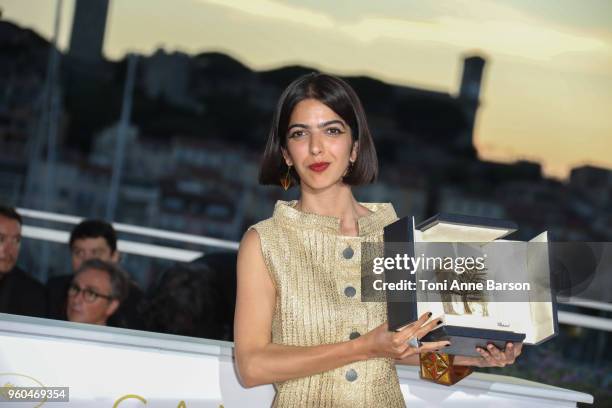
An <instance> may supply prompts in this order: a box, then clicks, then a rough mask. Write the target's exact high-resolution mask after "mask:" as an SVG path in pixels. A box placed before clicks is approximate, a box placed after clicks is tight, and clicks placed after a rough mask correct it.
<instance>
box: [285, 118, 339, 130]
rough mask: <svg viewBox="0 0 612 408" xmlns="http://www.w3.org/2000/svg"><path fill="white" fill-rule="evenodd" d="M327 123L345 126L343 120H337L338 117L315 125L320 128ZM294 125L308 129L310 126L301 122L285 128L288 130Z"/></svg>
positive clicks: (294, 126) (327, 124)
mask: <svg viewBox="0 0 612 408" xmlns="http://www.w3.org/2000/svg"><path fill="white" fill-rule="evenodd" d="M329 125H341V126H342V127H343V128H344V127H346V125H345V124H344V122H343V121H341V120H339V119H333V120H328V121H327V122H323V123H319V124H318V125H317V127H318V128H319V129H322V128H324V127H327V126H329ZM296 127H299V128H304V129H310V126H308V125H304V124H303V123H294V124H293V125H291V126H289V128H287V132H288V131H290V130H291V129H293V128H296Z"/></svg>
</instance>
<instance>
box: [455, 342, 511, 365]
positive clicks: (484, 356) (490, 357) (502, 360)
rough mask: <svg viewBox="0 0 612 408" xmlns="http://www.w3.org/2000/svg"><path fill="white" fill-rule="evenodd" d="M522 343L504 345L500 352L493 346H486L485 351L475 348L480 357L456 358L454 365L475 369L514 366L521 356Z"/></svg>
mask: <svg viewBox="0 0 612 408" xmlns="http://www.w3.org/2000/svg"><path fill="white" fill-rule="evenodd" d="M522 349H523V343H510V342H508V343H506V348H505V349H504V351H501V350H500V349H498V348H497V347H495V346H494V345H493V344H489V345H488V346H487V350H485V349H483V348H480V347H476V351H478V352H479V353H480V355H481V357H466V356H456V357H455V365H462V366H475V367H505V366H507V365H508V364H514V361H515V360H516V358H517V357H518V356H519V355H520V354H521V351H522Z"/></svg>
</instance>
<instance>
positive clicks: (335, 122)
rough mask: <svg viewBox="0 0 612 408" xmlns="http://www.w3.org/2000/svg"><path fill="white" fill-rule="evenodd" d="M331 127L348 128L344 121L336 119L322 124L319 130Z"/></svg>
mask: <svg viewBox="0 0 612 408" xmlns="http://www.w3.org/2000/svg"><path fill="white" fill-rule="evenodd" d="M329 125H341V126H342V127H345V126H346V125H345V124H344V122H343V121H341V120H338V119H334V120H328V121H327V122H323V123H320V124H319V126H318V127H319V129H321V128H324V127H326V126H329Z"/></svg>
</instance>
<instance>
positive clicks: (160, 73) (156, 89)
mask: <svg viewBox="0 0 612 408" xmlns="http://www.w3.org/2000/svg"><path fill="white" fill-rule="evenodd" d="M189 61H190V57H189V55H187V54H185V53H182V52H173V53H172V54H168V53H166V52H165V51H164V50H162V49H159V50H157V51H155V53H154V54H153V55H151V56H150V57H148V58H146V59H145V60H144V64H143V65H144V66H143V81H144V83H143V85H144V89H145V92H146V93H147V96H149V97H150V98H152V99H164V100H165V101H167V102H169V103H170V104H173V105H179V106H184V105H189V104H190V102H189V100H190V98H189V96H188V95H189V93H188V85H189Z"/></svg>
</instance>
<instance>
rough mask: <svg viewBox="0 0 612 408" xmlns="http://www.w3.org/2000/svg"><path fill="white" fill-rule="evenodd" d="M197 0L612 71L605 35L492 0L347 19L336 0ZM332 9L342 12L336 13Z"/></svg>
mask: <svg viewBox="0 0 612 408" xmlns="http://www.w3.org/2000/svg"><path fill="white" fill-rule="evenodd" d="M198 1H200V2H201V3H203V4H208V5H215V6H219V7H223V8H226V9H229V10H231V11H233V12H235V13H241V14H248V15H251V16H253V17H259V18H267V19H274V20H279V21H282V22H284V23H290V24H295V25H298V26H299V27H301V28H304V27H308V28H310V29H316V30H329V31H330V35H331V34H333V33H334V32H335V33H336V34H342V35H345V36H347V37H348V38H351V39H353V40H356V41H360V42H364V43H369V42H374V41H378V40H385V39H392V40H399V41H406V42H412V43H414V42H419V41H423V42H434V43H441V44H446V45H451V46H455V47H458V48H461V49H480V50H483V51H485V52H486V53H488V54H491V55H505V56H511V57H519V58H524V59H530V60H533V61H536V62H549V61H551V59H553V58H556V57H559V56H562V55H565V54H580V55H581V56H582V57H583V58H595V59H598V60H601V61H604V62H605V61H607V62H608V63H609V64H610V65H609V68H611V69H610V75H612V42H610V41H606V38H605V37H604V38H601V37H598V36H596V35H594V34H593V33H589V32H585V31H582V32H581V31H578V30H574V31H571V30H562V27H561V26H558V25H554V24H551V23H549V22H546V21H544V20H542V19H536V18H534V17H533V16H530V15H528V14H526V13H525V12H522V11H520V10H517V9H515V8H513V7H510V6H508V5H504V4H498V3H495V2H492V1H483V0H469V1H467V0H460V1H454V2H452V3H449V2H424V3H419V4H420V5H422V6H423V8H424V9H425V10H426V12H423V11H421V13H420V16H421V18H420V19H418V20H415V19H411V18H410V15H409V11H410V8H409V7H404V9H403V10H404V15H401V14H400V15H397V16H396V15H393V14H389V15H386V16H383V15H384V14H385V13H384V4H380V3H376V4H377V5H378V6H379V7H380V8H379V12H378V13H375V14H373V15H367V14H355V15H354V18H353V19H347V18H346V16H344V15H343V12H344V11H346V9H343V8H342V7H341V6H339V7H338V8H337V9H336V10H335V12H331V10H332V9H330V8H329V7H330V6H329V4H328V5H327V9H326V8H325V6H323V9H322V10H316V9H314V8H312V6H311V7H310V8H308V7H304V6H302V5H297V4H295V3H290V2H289V3H288V2H280V1H274V0H236V1H232V2H227V1H224V0H198ZM333 4H338V3H333ZM356 9H359V7H352V8H351V10H353V11H352V13H355V11H354V10H356ZM381 10H383V11H381ZM349 13H351V12H350V11H349ZM338 15H340V16H343V17H342V18H338ZM424 16H428V17H424ZM608 40H609V39H608ZM557 62H558V63H561V64H564V65H566V67H567V68H568V69H575V70H585V69H587V70H589V66H588V65H585V64H584V63H581V61H580V59H558V60H557ZM574 62H576V63H574Z"/></svg>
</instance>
